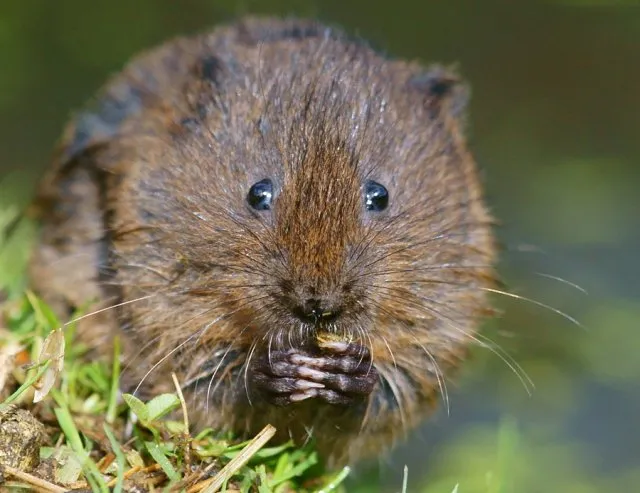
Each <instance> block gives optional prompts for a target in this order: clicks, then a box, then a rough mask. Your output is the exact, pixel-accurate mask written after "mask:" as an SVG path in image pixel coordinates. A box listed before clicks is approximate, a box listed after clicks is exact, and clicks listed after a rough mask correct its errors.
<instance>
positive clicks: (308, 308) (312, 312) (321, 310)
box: [295, 298, 338, 323]
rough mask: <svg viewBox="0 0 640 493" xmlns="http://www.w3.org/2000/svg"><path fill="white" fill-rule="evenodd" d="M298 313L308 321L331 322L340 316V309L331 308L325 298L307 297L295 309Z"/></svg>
mask: <svg viewBox="0 0 640 493" xmlns="http://www.w3.org/2000/svg"><path fill="white" fill-rule="evenodd" d="M295 312H296V315H298V317H300V318H301V319H303V320H304V321H306V322H310V323H319V322H331V321H333V320H335V319H336V317H337V316H338V310H335V309H330V308H329V307H328V306H327V304H326V303H325V302H323V300H321V299H318V298H307V299H305V300H304V302H303V303H302V305H300V306H298V307H297V308H296V310H295Z"/></svg>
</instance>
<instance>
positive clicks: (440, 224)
mask: <svg viewBox="0 0 640 493" xmlns="http://www.w3.org/2000/svg"><path fill="white" fill-rule="evenodd" d="M466 97H467V93H466V89H465V87H464V85H463V84H461V83H460V82H459V81H458V79H457V77H456V76H455V74H452V73H450V72H448V71H446V70H444V69H441V68H439V67H432V68H429V69H425V68H424V67H422V66H421V65H420V64H418V63H409V62H405V61H396V60H388V59H385V58H383V57H381V56H379V55H378V54H376V53H375V52H374V51H372V50H371V49H369V48H368V47H367V46H366V45H365V44H364V43H362V42H360V41H357V40H356V41H353V40H349V39H347V38H346V37H345V36H344V35H343V34H342V33H341V32H340V31H338V30H335V29H328V28H326V27H325V26H322V25H319V24H316V23H314V22H306V21H279V20H273V19H267V20H259V19H247V20H244V21H242V22H241V23H239V24H235V25H231V26H226V27H221V28H218V29H216V30H215V31H213V32H212V33H208V34H203V35H200V36H196V37H193V38H183V39H178V40H173V41H172V42H169V43H167V44H165V45H163V46H161V47H159V48H157V49H155V50H152V51H150V52H148V53H145V54H142V55H141V56H139V57H138V58H136V59H134V60H133V61H132V63H131V64H130V65H129V66H128V67H127V68H126V69H125V70H124V72H123V73H122V74H120V75H117V76H116V77H115V78H114V79H113V80H111V81H110V83H109V84H107V85H106V88H105V89H104V91H103V92H102V93H101V94H100V95H99V96H98V98H97V99H96V101H94V103H93V105H92V106H90V107H89V108H87V109H86V110H84V111H83V112H80V113H79V114H78V115H77V116H76V117H75V118H74V120H73V121H72V123H71V124H70V125H69V127H68V128H67V130H66V132H65V135H64V137H63V139H62V141H61V144H60V146H59V147H58V149H57V151H56V154H55V157H54V162H53V166H52V168H51V171H50V173H49V174H48V175H47V176H46V177H45V179H44V180H43V183H42V186H41V188H40V192H39V196H38V200H37V207H38V211H39V215H40V218H41V220H42V223H43V229H42V234H41V238H40V243H39V245H38V248H37V250H36V252H35V255H34V257H33V260H32V264H31V279H32V284H33V286H34V288H35V289H36V290H37V291H38V292H39V293H41V294H42V295H43V296H44V297H45V299H47V301H49V302H51V303H53V304H54V306H55V307H56V309H57V310H58V311H59V312H61V313H63V314H68V313H70V310H71V309H72V308H73V307H77V306H80V305H82V304H83V303H85V302H87V301H88V300H96V302H97V304H96V305H94V306H95V307H96V308H100V307H109V306H112V305H115V304H117V303H123V302H124V303H125V304H123V305H121V306H119V307H117V308H114V309H111V310H106V311H104V312H102V313H101V314H100V319H97V317H94V318H88V319H86V320H85V322H86V323H85V324H84V326H83V327H81V336H82V337H84V338H85V340H87V341H89V342H90V343H91V344H92V346H93V347H95V348H96V349H97V350H98V351H99V352H102V351H105V350H106V349H107V348H108V347H109V341H110V339H111V337H112V336H113V335H114V334H120V336H121V337H123V338H124V339H125V343H124V347H125V352H126V357H125V362H126V364H127V370H126V373H125V377H126V378H127V382H128V383H129V384H130V386H131V387H135V386H137V385H138V384H141V385H140V389H143V390H144V389H146V392H152V391H157V390H158V389H163V390H167V389H169V390H170V378H169V372H170V371H176V372H177V374H178V378H179V380H180V381H181V382H182V383H183V385H184V386H185V388H186V389H187V390H188V391H189V392H190V394H189V395H190V397H189V399H190V400H191V409H190V412H191V413H192V417H196V416H197V417H198V418H199V422H200V423H201V424H207V425H210V426H214V427H224V428H230V429H233V430H236V431H237V432H239V433H244V434H248V435H250V434H252V433H255V432H257V431H259V429H260V428H261V427H262V426H264V425H265V424H266V423H271V424H273V425H274V426H276V428H277V429H278V430H279V433H280V437H281V438H283V439H286V438H288V437H289V436H291V437H293V438H295V439H296V440H297V441H298V442H302V441H304V440H306V439H307V438H308V436H309V435H310V434H312V435H313V436H314V437H315V438H316V439H317V441H318V445H319V447H320V451H321V453H322V454H323V455H324V457H325V458H326V459H327V460H329V461H330V462H331V463H333V464H340V463H343V462H345V461H354V460H357V459H360V458H362V457H367V456H370V455H372V454H377V453H379V451H380V450H381V449H382V448H383V447H384V448H387V447H388V446H389V445H390V444H392V443H394V442H395V441H397V440H398V439H400V438H402V437H403V436H404V435H405V434H406V433H407V432H408V431H410V430H411V429H413V428H414V427H415V426H416V425H418V424H419V423H420V422H421V421H422V420H423V419H424V418H425V417H426V416H427V415H428V414H429V413H430V412H431V410H432V408H433V405H434V404H435V402H436V401H437V399H438V397H439V396H441V395H443V394H444V393H445V392H446V383H445V378H446V377H447V376H448V375H450V373H451V371H452V370H453V369H454V368H455V367H457V366H458V365H459V364H460V363H461V361H463V359H464V357H465V350H466V348H467V347H468V346H469V345H470V344H471V343H473V342H474V341H477V339H476V336H475V334H476V331H477V329H478V325H479V323H480V321H481V319H482V318H483V317H484V316H486V315H487V314H489V313H490V306H489V303H488V300H487V293H486V289H490V288H492V287H493V285H494V280H493V279H494V271H493V263H494V260H495V258H494V257H495V250H494V244H493V237H492V231H491V218H490V216H489V214H488V213H487V210H486V208H485V206H484V203H483V198H482V187H481V183H480V180H479V177H478V174H477V170H476V166H475V163H474V161H473V159H472V157H471V156H470V154H469V152H468V150H467V148H466V144H465V142H464V138H463V126H464V121H463V118H464V107H465V103H466ZM265 177H270V178H271V179H272V180H273V181H274V183H275V184H276V190H277V194H278V195H277V199H276V202H275V206H274V209H273V210H272V211H267V212H266V213H263V212H257V211H254V210H252V209H250V208H249V207H248V205H247V203H246V194H247V191H248V189H249V187H250V186H251V185H252V184H253V183H255V182H257V181H259V180H261V179H263V178H265ZM369 178H371V179H375V180H376V181H377V182H379V183H382V184H384V185H385V186H386V187H387V189H388V190H389V196H390V201H389V207H388V208H387V209H386V210H385V211H383V212H380V213H373V212H367V211H365V210H364V207H363V200H362V196H363V189H362V187H363V183H364V180H365V179H369ZM313 290H316V291H321V292H322V293H323V294H324V295H325V296H326V297H327V298H328V299H332V300H334V301H335V303H336V304H338V305H340V306H342V312H341V316H340V317H338V318H337V319H336V320H335V321H334V322H332V323H331V324H329V325H328V326H327V327H326V328H325V329H326V330H329V331H331V332H334V333H336V334H340V335H341V336H344V337H345V338H351V339H354V340H356V341H359V343H360V344H362V345H363V346H365V347H367V348H368V349H369V351H370V353H371V356H372V365H373V367H375V369H376V370H377V371H378V374H379V376H380V379H379V383H378V385H377V387H376V388H375V390H374V391H373V393H372V394H371V395H370V397H369V398H368V399H366V400H363V402H362V403H361V404H360V405H353V406H348V407H344V406H331V405H329V404H326V403H321V402H318V401H316V400H315V399H311V400H308V401H303V402H301V403H299V404H296V405H290V406H287V407H274V406H272V405H270V404H268V403H267V402H264V401H262V400H260V399H256V398H255V396H253V397H252V393H251V389H250V385H248V383H247V382H248V377H247V375H248V369H249V366H250V365H249V362H250V361H251V359H252V358H255V357H257V355H259V354H264V353H265V352H268V351H269V350H271V349H273V348H286V347H289V346H291V347H296V346H297V345H301V344H305V343H306V341H308V340H309V338H311V337H313V336H314V331H315V328H314V327H313V326H309V325H305V324H303V323H301V322H300V321H299V320H298V319H296V318H295V316H293V315H292V312H291V306H292V304H294V303H295V300H296V299H299V298H300V297H301V296H304V293H305V292H309V291H313ZM134 300H137V301H134Z"/></svg>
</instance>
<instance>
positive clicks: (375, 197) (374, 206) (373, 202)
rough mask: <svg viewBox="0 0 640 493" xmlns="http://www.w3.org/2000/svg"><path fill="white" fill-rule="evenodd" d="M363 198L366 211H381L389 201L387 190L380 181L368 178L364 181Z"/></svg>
mask: <svg viewBox="0 0 640 493" xmlns="http://www.w3.org/2000/svg"><path fill="white" fill-rule="evenodd" d="M364 200H365V202H364V203H365V205H366V207H367V210H368V211H382V210H384V209H386V208H387V204H388V203H389V192H387V189H386V188H384V187H383V186H382V185H380V183H377V182H375V181H371V180H369V181H367V183H365V196H364Z"/></svg>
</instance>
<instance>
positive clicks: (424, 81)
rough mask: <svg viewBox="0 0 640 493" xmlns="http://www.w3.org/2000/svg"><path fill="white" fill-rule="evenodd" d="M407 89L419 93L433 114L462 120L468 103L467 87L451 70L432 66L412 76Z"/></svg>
mask: <svg viewBox="0 0 640 493" xmlns="http://www.w3.org/2000/svg"><path fill="white" fill-rule="evenodd" d="M408 84H409V87H410V88H411V89H412V90H414V91H416V90H417V91H419V92H420V93H421V94H422V96H423V98H424V102H425V105H426V106H427V107H428V108H429V109H430V110H431V111H434V112H437V113H440V111H445V113H446V114H448V115H449V116H451V117H453V118H455V119H461V120H464V119H465V116H466V110H467V106H468V102H469V93H470V91H469V87H468V86H467V84H465V83H464V81H463V80H462V79H461V78H460V77H459V76H458V75H457V74H456V73H455V71H453V70H451V69H446V68H444V67H441V66H437V65H436V66H432V67H430V68H429V69H428V70H427V71H425V72H423V73H421V74H417V75H413V76H411V77H410V78H409V80H408Z"/></svg>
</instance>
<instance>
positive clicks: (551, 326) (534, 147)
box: [0, 0, 640, 493]
mask: <svg viewBox="0 0 640 493" xmlns="http://www.w3.org/2000/svg"><path fill="white" fill-rule="evenodd" d="M246 12H252V13H272V14H299V15H309V16H315V17H319V18H321V19H323V20H326V21H329V22H332V23H336V24H341V25H343V26H345V27H346V28H347V29H348V30H350V31H351V32H354V33H357V34H360V35H362V36H364V37H366V38H368V39H370V40H371V41H372V42H373V43H374V44H375V45H376V46H378V47H379V48H381V49H382V50H383V51H385V52H387V53H390V54H392V55H394V56H399V57H409V58H419V59H421V60H423V61H425V62H429V61H437V62H444V63H452V62H458V63H459V66H460V68H461V71H462V73H463V75H464V76H465V77H466V78H467V79H468V80H469V81H470V82H471V84H472V88H473V98H472V103H471V108H470V109H471V125H470V127H471V128H470V139H471V144H472V146H473V149H474V152H475V154H476V156H477V159H478V161H479V163H480V165H481V166H482V168H483V172H484V176H485V179H486V182H487V187H488V199H489V201H490V203H491V206H492V208H493V211H494V213H495V215H496V216H497V217H498V218H500V220H501V222H502V226H501V229H500V232H499V234H500V239H501V241H502V243H503V246H504V250H505V251H504V253H503V260H502V266H501V270H502V274H503V276H504V279H505V280H506V282H507V284H508V288H509V289H510V290H511V291H512V292H514V293H517V294H519V295H522V296H526V297H528V298H531V299H533V300H537V301H539V302H540V303H544V304H547V305H549V306H550V307H553V308H554V309H557V310H560V311H562V312H565V313H567V314H569V315H570V316H571V317H574V318H576V319H578V320H579V321H580V323H581V324H582V325H583V326H584V327H583V328H581V327H578V326H577V325H575V324H572V323H571V322H570V321H568V320H567V319H565V318H563V317H562V316H559V315H558V314H557V313H554V312H553V311H552V310H549V309H545V308H543V307H541V306H539V305H536V304H534V303H530V302H523V301H517V300H513V299H512V300H509V299H506V298H502V299H501V298H499V297H498V298H497V301H498V302H499V304H500V307H501V308H502V309H503V310H504V315H503V316H502V317H501V318H500V319H499V320H498V321H496V322H495V323H492V324H491V325H490V326H489V327H488V328H487V331H486V335H487V337H490V338H491V339H492V340H493V341H494V342H495V343H496V344H498V345H499V346H500V347H502V348H503V349H504V351H506V352H507V353H508V354H509V355H511V357H512V358H513V359H514V360H515V361H516V362H517V363H518V364H519V365H520V366H521V367H522V369H523V370H522V371H523V372H526V374H527V375H528V376H529V377H530V378H531V379H532V380H533V382H534V384H535V389H534V390H533V391H532V392H531V395H529V394H528V392H527V390H526V389H525V386H524V385H523V384H522V383H521V381H520V379H519V378H518V377H517V375H516V374H515V373H514V371H512V369H510V365H511V366H513V364H511V363H509V364H506V363H505V362H504V361H502V360H501V359H500V358H499V357H498V356H496V355H495V354H493V353H491V352H490V351H487V350H483V349H478V350H476V351H475V352H474V358H473V360H472V361H470V362H469V364H468V365H467V366H466V368H465V371H464V374H463V376H462V378H461V379H458V380H457V381H456V382H451V383H449V388H450V392H451V396H450V400H451V404H450V412H449V414H448V415H447V413H446V410H445V409H444V408H442V409H440V411H439V412H438V413H437V415H436V416H435V417H434V419H433V420H431V421H430V422H429V423H428V424H426V425H425V427H424V428H423V429H422V430H421V431H420V433H419V434H417V436H415V437H414V438H413V439H412V440H411V441H410V442H408V443H407V444H405V445H403V446H400V447H398V449H397V450H396V451H395V453H394V454H393V455H391V456H390V457H389V458H387V459H385V460H383V461H381V462H380V464H375V465H374V464H372V465H370V466H364V467H361V468H359V469H358V470H357V471H356V473H355V474H354V475H353V478H352V481H351V483H350V488H349V491H385V492H387V491H399V490H400V487H401V484H402V477H403V472H402V471H403V466H404V465H405V464H406V465H408V468H409V476H408V477H409V489H408V491H421V492H428V493H435V492H451V491H452V490H453V489H454V487H455V485H456V484H458V483H459V487H458V492H459V493H471V492H517V493H521V492H523V493H524V492H532V493H533V492H556V491H557V492H564V493H573V492H575V493H578V492H579V493H587V492H589V493H590V492H605V491H640V426H639V421H640V420H639V417H638V415H639V411H640V392H639V391H640V378H639V377H640V344H639V342H640V302H639V301H638V300H639V299H640V282H639V281H638V279H640V259H639V255H638V254H639V253H640V199H639V198H638V193H639V192H638V189H639V188H640V166H638V162H639V161H640V138H639V135H638V131H639V129H640V4H639V3H638V2H632V1H609V2H607V1H604V0H600V1H579V0H566V1H563V2H562V1H556V2H528V1H518V2H513V1H512V2H508V1H503V2H498V1H493V0H492V1H486V0H485V1H482V2H480V1H477V0H476V1H471V0H470V1H467V2H461V1H451V0H448V1H438V2H436V1H432V2H426V1H424V0H414V1H411V0H395V1H393V2H389V1H382V0H349V1H346V0H310V1H284V0H261V1H248V0H224V1H222V0H135V1H131V0H110V1H94V2H88V1H86V0H73V1H72V0H55V1H52V0H2V1H1V3H0V180H3V181H4V183H3V187H2V192H1V193H2V194H3V197H0V199H1V200H0V201H1V202H2V203H3V204H6V203H7V202H10V201H18V202H24V201H26V200H28V198H29V194H30V193H31V190H32V187H33V184H34V180H35V179H37V176H38V175H39V173H41V172H42V170H43V169H44V167H45V166H46V165H47V162H48V159H49V155H50V151H51V148H52V146H53V144H54V141H55V140H56V139H57V138H58V136H59V133H60V131H61V129H62V126H63V124H64V123H65V121H66V119H67V117H68V115H69V114H70V112H71V111H72V110H73V109H75V108H78V107H79V106H80V105H81V104H82V103H83V102H84V101H85V100H86V99H87V98H89V97H90V96H91V95H92V94H93V93H94V91H95V90H96V89H97V88H98V87H99V86H100V84H101V83H102V82H104V80H105V78H106V77H107V75H108V74H110V73H112V72H113V71H115V70H117V69H118V68H119V67H121V65H122V64H123V63H124V62H125V61H126V60H127V58H128V57H129V56H131V55H132V54H134V53H135V52H136V51H138V50H139V49H141V48H145V47H149V46H152V45H154V44H155V43H157V42H159V41H161V40H163V39H165V38H166V37H168V36H170V35H175V34H179V33H191V32H195V31H199V30H202V29H205V28H207V27H208V26H210V25H213V24H216V23H219V22H221V21H228V20H230V19H232V18H233V17H234V16H237V15H240V14H243V13H246ZM559 279H564V280H565V281H570V282H571V283H575V284H577V285H579V286H580V287H581V288H582V289H584V290H586V291H587V293H586V294H585V293H583V292H582V291H581V290H580V289H577V288H575V287H573V286H572V285H570V284H569V282H563V281H561V280H559Z"/></svg>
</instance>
